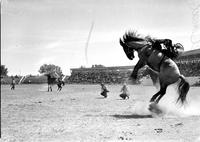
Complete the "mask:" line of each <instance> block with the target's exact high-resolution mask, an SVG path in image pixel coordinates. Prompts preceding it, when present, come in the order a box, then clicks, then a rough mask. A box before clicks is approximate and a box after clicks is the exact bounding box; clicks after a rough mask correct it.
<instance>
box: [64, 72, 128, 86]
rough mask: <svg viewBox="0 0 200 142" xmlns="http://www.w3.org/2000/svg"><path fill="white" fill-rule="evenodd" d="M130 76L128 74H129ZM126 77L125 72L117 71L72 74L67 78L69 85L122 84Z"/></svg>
mask: <svg viewBox="0 0 200 142" xmlns="http://www.w3.org/2000/svg"><path fill="white" fill-rule="evenodd" d="M129 74H130V73H129ZM126 76H127V72H119V71H112V70H111V71H109V70H104V71H97V70H95V71H93V70H91V71H84V72H82V71H81V70H80V71H79V72H72V74H71V76H70V77H69V78H68V82H69V83H94V84H95V83H101V82H103V83H122V82H124V80H125V78H124V77H126Z"/></svg>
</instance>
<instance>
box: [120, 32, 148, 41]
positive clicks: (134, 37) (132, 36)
mask: <svg viewBox="0 0 200 142" xmlns="http://www.w3.org/2000/svg"><path fill="white" fill-rule="evenodd" d="M123 41H124V42H125V43H127V42H131V41H145V39H144V38H142V37H141V35H140V34H138V33H137V31H128V32H126V33H125V34H124V35H123Z"/></svg>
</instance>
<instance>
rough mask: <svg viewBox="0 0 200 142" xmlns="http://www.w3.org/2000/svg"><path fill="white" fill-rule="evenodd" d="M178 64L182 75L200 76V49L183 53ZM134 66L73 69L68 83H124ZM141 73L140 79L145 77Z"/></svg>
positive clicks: (141, 72) (177, 61)
mask: <svg viewBox="0 0 200 142" xmlns="http://www.w3.org/2000/svg"><path fill="white" fill-rule="evenodd" d="M176 63H177V65H178V67H179V69H180V72H181V74H183V75H184V76H186V77H191V76H192V77H194V76H196V77H198V76H200V49H196V50H190V51H186V52H184V53H183V55H182V56H180V57H179V58H178V59H177V60H176ZM133 68H134V66H115V67H92V68H83V67H81V68H72V69H71V76H70V77H69V79H68V83H100V82H104V83H123V82H124V81H125V79H126V78H127V77H129V76H130V74H131V72H132V70H133ZM144 70H145V68H144V69H143V70H141V71H140V72H139V79H140V78H142V77H143V71H144Z"/></svg>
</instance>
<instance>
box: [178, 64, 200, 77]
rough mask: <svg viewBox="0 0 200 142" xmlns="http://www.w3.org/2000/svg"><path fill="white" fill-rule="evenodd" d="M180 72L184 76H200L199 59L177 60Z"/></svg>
mask: <svg viewBox="0 0 200 142" xmlns="http://www.w3.org/2000/svg"><path fill="white" fill-rule="evenodd" d="M177 65H178V67H179V69H180V72H181V74H183V75H184V76H186V77H188V76H200V61H190V62H185V61H183V62H177Z"/></svg>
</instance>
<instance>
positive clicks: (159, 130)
mask: <svg viewBox="0 0 200 142" xmlns="http://www.w3.org/2000/svg"><path fill="white" fill-rule="evenodd" d="M154 130H155V131H156V133H162V132H163V129H162V128H157V129H154Z"/></svg>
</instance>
